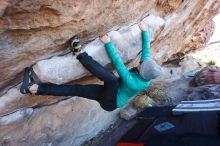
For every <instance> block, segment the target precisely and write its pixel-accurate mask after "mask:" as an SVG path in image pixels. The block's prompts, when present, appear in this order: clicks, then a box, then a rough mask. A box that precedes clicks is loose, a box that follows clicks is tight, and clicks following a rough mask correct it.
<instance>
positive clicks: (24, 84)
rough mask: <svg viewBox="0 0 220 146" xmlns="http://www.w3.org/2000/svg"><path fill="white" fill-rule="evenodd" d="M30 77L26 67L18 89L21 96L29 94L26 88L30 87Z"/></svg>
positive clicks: (28, 69) (29, 71)
mask: <svg viewBox="0 0 220 146" xmlns="http://www.w3.org/2000/svg"><path fill="white" fill-rule="evenodd" d="M30 76H31V70H30V68H29V67H26V68H25V69H24V76H23V82H22V84H21V88H20V92H21V93H22V94H27V93H30V91H29V89H28V87H29V85H30V83H31V78H30Z"/></svg>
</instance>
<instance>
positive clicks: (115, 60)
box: [20, 23, 162, 111]
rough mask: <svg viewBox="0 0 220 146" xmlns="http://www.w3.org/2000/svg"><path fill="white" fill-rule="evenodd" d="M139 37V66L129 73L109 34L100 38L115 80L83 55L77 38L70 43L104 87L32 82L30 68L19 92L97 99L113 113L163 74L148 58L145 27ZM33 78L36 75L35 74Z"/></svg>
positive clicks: (27, 69)
mask: <svg viewBox="0 0 220 146" xmlns="http://www.w3.org/2000/svg"><path fill="white" fill-rule="evenodd" d="M139 28H140V29H141V31H142V32H141V34H142V56H141V60H140V64H139V65H138V67H136V68H133V69H131V70H128V68H127V67H126V66H125V65H124V63H123V61H122V59H121V58H120V56H119V54H118V53H117V51H116V50H115V47H114V44H113V43H112V42H111V40H110V37H109V36H108V35H104V36H102V37H100V39H101V41H102V42H103V43H104V44H105V48H106V51H107V54H108V56H109V57H110V59H111V61H112V64H113V66H114V67H115V69H116V71H117V72H118V74H119V76H120V77H119V78H117V77H116V76H115V75H114V74H113V73H111V72H109V71H108V70H107V69H106V68H104V67H103V66H102V65H100V64H99V63H98V62H96V61H95V60H94V59H93V58H92V57H91V56H88V54H87V53H86V52H83V53H81V52H80V51H79V50H80V49H79V48H80V47H81V46H80V45H78V43H79V41H78V38H77V37H74V38H73V40H72V41H71V42H72V43H71V46H73V48H76V49H73V50H76V51H74V54H75V55H76V58H77V59H78V60H79V61H80V62H81V64H82V65H83V66H84V67H85V68H86V69H87V70H88V71H90V72H91V73H92V74H93V75H94V76H96V77H98V78H99V79H100V80H102V81H104V85H96V84H89V85H79V84H74V85H55V84H46V83H39V82H37V81H36V80H35V79H34V77H33V76H34V72H33V70H31V68H25V72H24V78H23V83H22V86H21V88H20V91H21V93H23V94H26V93H31V94H36V95H54V96H80V97H84V98H87V99H92V100H96V101H98V102H99V103H100V106H101V107H102V108H103V109H105V110H107V111H112V110H114V109H116V108H120V107H122V106H123V105H125V104H126V103H127V102H128V101H129V99H131V97H134V96H135V95H137V94H138V93H139V92H141V91H143V90H145V89H146V88H148V87H149V86H150V84H151V80H152V79H154V78H156V77H158V76H159V75H161V74H162V70H161V68H160V66H159V65H157V64H156V62H155V61H154V60H153V59H151V58H150V40H149V34H148V31H147V27H146V26H145V25H144V24H143V23H140V24H139ZM35 76H36V75H35Z"/></svg>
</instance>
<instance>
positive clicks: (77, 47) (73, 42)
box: [70, 35, 82, 55]
mask: <svg viewBox="0 0 220 146" xmlns="http://www.w3.org/2000/svg"><path fill="white" fill-rule="evenodd" d="M81 47H82V46H81V44H80V38H79V36H78V35H75V36H73V37H72V38H71V39H70V49H71V52H72V53H73V54H74V55H77V54H79V52H80V51H81Z"/></svg>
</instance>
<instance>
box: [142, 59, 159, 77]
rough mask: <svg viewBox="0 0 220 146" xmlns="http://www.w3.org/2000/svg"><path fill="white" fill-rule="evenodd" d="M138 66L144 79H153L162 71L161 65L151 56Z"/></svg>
mask: <svg viewBox="0 0 220 146" xmlns="http://www.w3.org/2000/svg"><path fill="white" fill-rule="evenodd" d="M138 68H139V73H140V75H141V77H142V78H144V79H145V80H152V79H155V78H156V77H158V76H160V75H162V73H163V70H162V69H161V67H160V66H159V65H158V64H157V63H156V62H155V61H154V60H153V59H151V58H149V59H147V60H145V61H144V62H142V63H141V64H140V66H139V67H138Z"/></svg>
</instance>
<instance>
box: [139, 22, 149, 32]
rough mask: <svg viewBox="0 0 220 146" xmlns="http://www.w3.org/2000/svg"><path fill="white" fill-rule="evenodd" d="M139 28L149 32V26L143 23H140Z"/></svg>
mask: <svg viewBox="0 0 220 146" xmlns="http://www.w3.org/2000/svg"><path fill="white" fill-rule="evenodd" d="M138 26H139V28H140V30H141V31H147V30H148V27H147V25H145V24H144V23H143V22H141V23H139V24H138Z"/></svg>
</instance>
